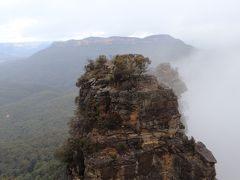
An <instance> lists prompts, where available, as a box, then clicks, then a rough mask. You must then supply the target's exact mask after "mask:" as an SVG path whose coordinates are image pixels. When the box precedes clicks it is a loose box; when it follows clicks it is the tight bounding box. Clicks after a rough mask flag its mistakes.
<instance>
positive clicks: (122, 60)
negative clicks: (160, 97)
mask: <svg viewBox="0 0 240 180" xmlns="http://www.w3.org/2000/svg"><path fill="white" fill-rule="evenodd" d="M112 62H113V65H114V67H113V76H114V79H115V81H122V80H127V79H129V78H130V77H131V76H140V75H142V74H143V73H144V72H146V70H147V68H148V65H149V64H150V60H149V59H148V58H145V57H144V56H142V55H139V54H128V55H117V56H115V58H114V59H113V60H112Z"/></svg>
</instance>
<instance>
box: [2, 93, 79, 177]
mask: <svg viewBox="0 0 240 180" xmlns="http://www.w3.org/2000/svg"><path fill="white" fill-rule="evenodd" d="M75 96H76V95H75V93H69V94H68V95H64V96H61V95H58V94H55V93H50V92H44V93H41V94H38V95H35V96H34V97H28V98H25V99H24V100H21V101H19V102H16V103H12V104H9V105H6V106H0V117H1V119H0V123H1V126H0V136H1V139H0V179H3V177H5V178H7V179H11V180H12V179H17V180H32V179H40V180H42V179H44V180H45V179H46V180H48V179H49V180H52V179H60V180H61V179H64V177H65V173H66V170H65V169H66V168H65V165H64V164H62V163H60V162H58V161H57V160H56V159H55V158H54V152H55V151H56V149H57V147H58V146H60V145H61V144H62V143H63V142H64V140H65V139H66V138H67V120H68V119H69V117H71V116H72V112H73V105H74V103H73V100H74V97H75ZM6 114H9V115H10V116H9V117H6Z"/></svg>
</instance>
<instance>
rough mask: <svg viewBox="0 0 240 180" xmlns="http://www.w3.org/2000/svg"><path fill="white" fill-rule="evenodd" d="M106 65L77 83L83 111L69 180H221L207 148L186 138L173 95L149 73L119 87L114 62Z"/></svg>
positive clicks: (76, 124) (74, 126)
mask: <svg viewBox="0 0 240 180" xmlns="http://www.w3.org/2000/svg"><path fill="white" fill-rule="evenodd" d="M136 56H137V55H131V60H132V61H134V60H135V59H136ZM122 57H123V59H124V58H128V57H129V55H126V56H122ZM103 64H104V65H103V66H101V68H100V69H101V72H100V71H98V73H92V74H91V76H88V78H86V77H85V78H82V79H80V80H79V82H78V83H77V85H78V87H79V88H80V92H79V96H78V97H77V99H76V103H77V105H78V108H77V111H76V116H75V118H74V119H73V120H72V122H71V130H70V134H71V137H72V138H70V139H69V142H74V143H72V144H78V146H74V147H75V149H74V150H72V151H71V152H72V155H71V157H72V159H71V158H70V159H71V160H72V161H71V162H69V163H68V173H69V177H70V178H71V179H99V180H100V179H103V180H105V179H123V180H124V179H125V180H127V179H139V180H145V179H151V180H153V179H156V180H213V179H215V174H216V173H215V167H214V165H215V163H216V160H215V158H214V157H213V155H212V154H211V152H210V151H209V150H208V149H206V147H205V145H204V144H203V143H201V142H198V143H195V140H194V139H193V138H191V139H189V138H188V137H187V136H186V135H185V134H184V126H183V125H182V123H181V121H180V117H181V115H180V114H179V111H178V102H177V97H176V96H175V94H174V93H173V91H172V90H171V89H165V88H163V87H161V86H160V85H159V84H158V81H157V79H156V78H155V77H154V76H150V75H145V74H144V75H143V74H141V75H137V76H136V75H132V76H129V77H128V79H125V80H124V79H121V80H120V81H117V82H116V81H114V79H113V78H109V74H112V70H114V65H113V64H114V63H112V62H109V61H106V62H105V61H104V62H103ZM91 71H92V70H91ZM85 75H86V74H85ZM83 79H84V80H83ZM72 147H73V146H72ZM76 147H78V148H76Z"/></svg>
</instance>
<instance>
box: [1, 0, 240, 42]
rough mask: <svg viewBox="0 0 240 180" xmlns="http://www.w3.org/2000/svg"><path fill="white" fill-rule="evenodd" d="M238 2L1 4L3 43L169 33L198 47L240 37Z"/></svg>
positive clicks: (46, 0)
mask: <svg viewBox="0 0 240 180" xmlns="http://www.w3.org/2000/svg"><path fill="white" fill-rule="evenodd" d="M239 5H240V3H239V1H237V0H228V1H223V0H201V1H199V0H198V1H197V0H119V1H116V0H41V1H33V0H7V1H5V0H1V1H0V12H1V16H0V42H6V41H11V42H16V41H42V40H66V39H70V38H77V39H79V38H84V37H87V36H112V35H122V36H140V37H141V36H145V35H149V34H171V35H173V36H175V37H177V38H180V39H183V40H185V41H186V42H188V43H190V44H193V45H196V46H205V45H206V44H208V45H219V44H220V45H221V43H222V44H225V43H229V42H234V41H235V39H236V38H240V34H239V33H238V32H239V31H240V21H239V20H240V11H239V9H240V6H239Z"/></svg>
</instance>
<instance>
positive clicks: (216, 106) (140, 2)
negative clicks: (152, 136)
mask: <svg viewBox="0 0 240 180" xmlns="http://www.w3.org/2000/svg"><path fill="white" fill-rule="evenodd" d="M0 11H1V16H0V42H29V41H59V40H68V39H81V38H84V37H89V36H101V37H107V36H116V35H117V36H135V37H144V36H147V35H151V34H170V35H172V36H174V37H176V38H179V39H181V40H183V41H184V42H186V43H188V44H191V45H193V46H195V47H197V48H198V49H201V50H202V51H201V52H200V53H197V54H193V55H192V56H191V57H189V58H187V59H183V60H182V61H179V62H177V63H175V64H174V65H175V66H176V67H178V68H179V72H180V74H181V75H182V77H183V79H184V81H185V83H186V84H187V87H188V91H187V92H186V93H185V95H184V97H183V99H184V101H185V110H184V111H185V114H186V116H187V117H188V118H187V123H188V127H189V128H188V129H189V132H188V134H189V136H194V137H195V138H196V140H200V141H203V142H204V143H205V144H206V145H207V147H208V148H209V149H210V150H212V152H213V154H214V155H215V156H216V159H217V160H218V164H217V177H218V178H219V179H223V180H229V179H230V180H231V179H233V180H234V179H237V177H238V176H239V175H238V174H239V173H238V164H239V162H240V154H239V152H238V150H239V149H240V143H239V140H238V138H239V137H240V131H239V128H240V122H239V121H240V118H239V115H238V111H239V110H238V109H239V102H240V94H239V92H240V71H239V69H240V62H239V57H240V53H239V52H240V51H239V50H240V48H239V47H240V46H239V39H240V33H239V32H240V2H239V1H237V0H228V1H223V0H211V1H209V0H202V1H196V0H181V1H179V0H168V1H164V0H131V1H129V0H121V1H113V0H88V1H83V0H68V1H64V0H62V1H61V0H60V1H59V0H51V1H49V0H48V1H47V0H42V1H32V0H21V1H20V0H8V1H1V2H0ZM203 49H204V50H205V51H203Z"/></svg>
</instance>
